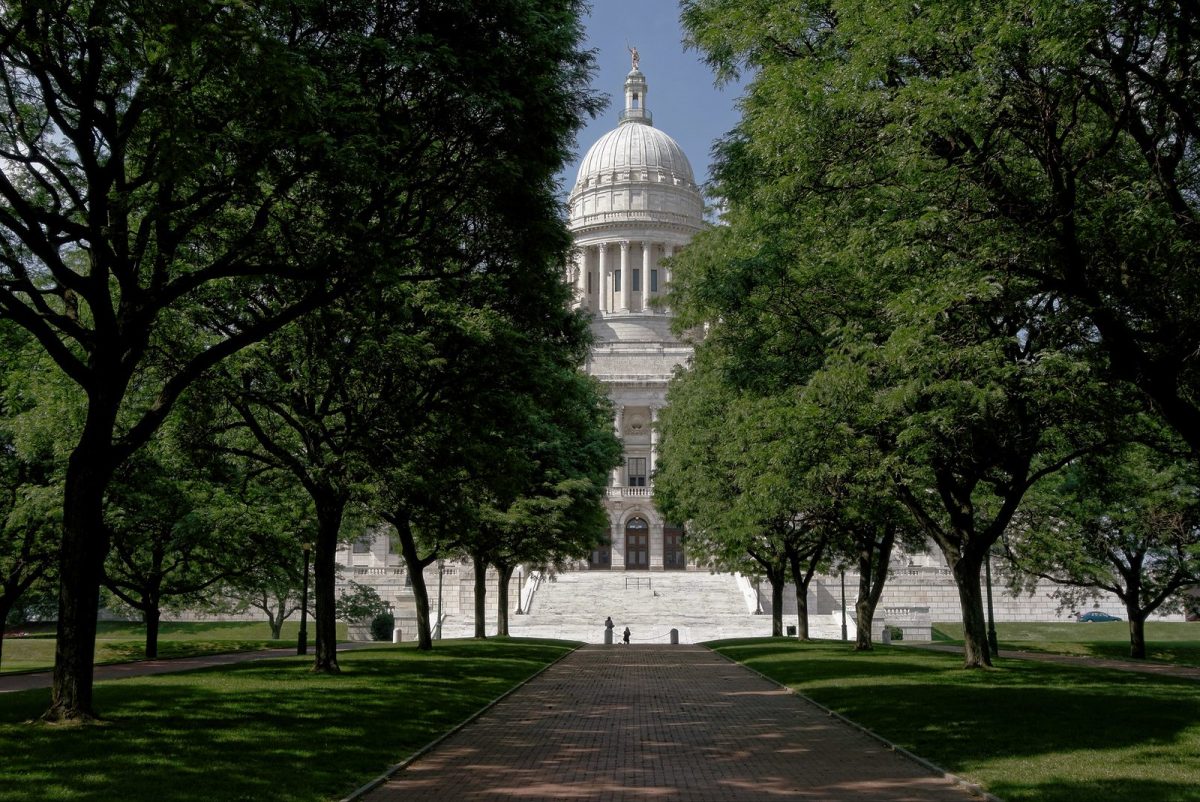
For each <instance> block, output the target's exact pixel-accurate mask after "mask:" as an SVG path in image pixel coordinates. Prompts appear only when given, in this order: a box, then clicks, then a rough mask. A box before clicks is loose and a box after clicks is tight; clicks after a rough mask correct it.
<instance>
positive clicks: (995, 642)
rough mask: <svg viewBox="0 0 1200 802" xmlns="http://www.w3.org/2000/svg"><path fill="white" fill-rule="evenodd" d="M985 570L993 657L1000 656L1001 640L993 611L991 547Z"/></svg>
mask: <svg viewBox="0 0 1200 802" xmlns="http://www.w3.org/2000/svg"><path fill="white" fill-rule="evenodd" d="M983 571H984V576H985V578H986V580H987V604H988V609H987V617H988V634H987V637H988V650H989V651H990V652H991V653H992V657H999V656H1000V642H999V640H998V639H997V638H996V616H995V614H994V613H993V612H992V550H991V549H990V548H989V549H988V550H987V554H985V555H984V558H983Z"/></svg>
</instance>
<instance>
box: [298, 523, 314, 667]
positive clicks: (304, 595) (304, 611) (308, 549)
mask: <svg viewBox="0 0 1200 802" xmlns="http://www.w3.org/2000/svg"><path fill="white" fill-rule="evenodd" d="M311 553H312V544H311V543H305V544H304V590H303V591H302V592H301V594H300V636H299V637H298V638H297V639H296V654H300V655H304V654H308V558H309V555H310V554H311Z"/></svg>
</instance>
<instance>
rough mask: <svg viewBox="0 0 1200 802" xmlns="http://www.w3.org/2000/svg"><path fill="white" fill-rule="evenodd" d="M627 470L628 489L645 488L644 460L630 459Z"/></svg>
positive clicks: (643, 458)
mask: <svg viewBox="0 0 1200 802" xmlns="http://www.w3.org/2000/svg"><path fill="white" fill-rule="evenodd" d="M628 470H629V486H630V487H645V486H646V458H645V457H630V458H629V466H628Z"/></svg>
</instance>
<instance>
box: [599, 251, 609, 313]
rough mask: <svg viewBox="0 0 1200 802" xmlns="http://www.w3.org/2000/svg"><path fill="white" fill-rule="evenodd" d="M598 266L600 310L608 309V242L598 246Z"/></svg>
mask: <svg viewBox="0 0 1200 802" xmlns="http://www.w3.org/2000/svg"><path fill="white" fill-rule="evenodd" d="M596 252H597V259H598V260H599V261H598V267H597V269H596V278H597V281H596V293H597V294H598V295H599V296H600V311H601V312H607V311H608V243H605V242H602V243H600V244H599V245H597V246H596Z"/></svg>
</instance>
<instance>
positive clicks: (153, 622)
mask: <svg viewBox="0 0 1200 802" xmlns="http://www.w3.org/2000/svg"><path fill="white" fill-rule="evenodd" d="M145 602H146V606H145V607H144V608H143V609H142V620H144V621H145V622H146V659H147V660H157V659H158V624H159V621H160V619H161V618H162V610H161V609H159V606H158V601H157V600H156V599H146V600H145Z"/></svg>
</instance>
